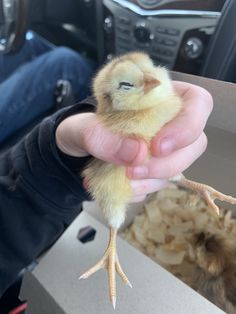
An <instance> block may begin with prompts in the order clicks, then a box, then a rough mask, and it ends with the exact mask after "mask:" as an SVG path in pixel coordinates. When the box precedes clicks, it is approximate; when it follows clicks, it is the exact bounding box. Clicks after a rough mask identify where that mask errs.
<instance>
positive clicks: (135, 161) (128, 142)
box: [57, 113, 147, 166]
mask: <svg viewBox="0 0 236 314" xmlns="http://www.w3.org/2000/svg"><path fill="white" fill-rule="evenodd" d="M61 124H64V126H63V125H62V127H61V129H64V133H65V129H66V130H67V132H66V133H67V145H65V141H64V143H63V144H61V145H58V146H59V148H62V147H64V148H65V147H67V148H68V147H70V151H68V149H66V150H67V151H65V150H64V152H66V153H67V154H68V153H69V154H71V155H73V156H78V157H79V156H85V155H86V154H90V155H92V156H94V157H96V158H98V159H101V160H104V161H107V162H111V163H114V164H117V165H124V166H135V165H139V164H141V163H143V162H144V160H145V158H146V156H147V145H146V143H145V141H144V140H142V139H139V138H134V137H124V136H122V135H121V134H118V133H114V132H112V131H110V130H109V129H108V128H107V127H105V126H104V125H102V124H101V123H100V122H99V121H98V120H97V118H96V115H95V114H94V113H83V114H78V115H75V116H71V117H69V118H67V119H66V120H64V121H62V123H61ZM65 124H67V126H66V127H65ZM59 127H60V126H59ZM58 133H59V132H58ZM61 133H62V132H61ZM68 134H70V136H69V138H68ZM62 137H63V136H61V138H62ZM57 142H58V137H57ZM68 143H69V145H68Z"/></svg>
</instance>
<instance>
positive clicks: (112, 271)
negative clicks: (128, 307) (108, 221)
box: [79, 228, 132, 309]
mask: <svg viewBox="0 0 236 314" xmlns="http://www.w3.org/2000/svg"><path fill="white" fill-rule="evenodd" d="M116 237H117V229H114V228H110V240H109V244H108V247H107V249H106V251H105V253H104V255H103V257H102V258H101V259H100V260H99V261H98V262H97V263H96V264H95V265H94V266H93V267H91V268H90V269H89V270H87V271H86V272H85V273H84V274H83V275H81V276H80V277H79V279H86V278H88V277H89V276H91V275H92V274H94V273H95V272H97V271H98V270H99V269H101V268H107V271H108V281H109V296H110V300H111V302H112V305H113V307H114V309H115V307H116V279H115V277H116V272H117V273H118V274H119V275H120V277H121V278H122V280H123V281H124V283H125V284H126V285H128V286H130V287H131V288H132V285H131V283H130V282H129V279H128V278H127V276H126V275H125V273H124V271H123V270H122V267H121V265H120V262H119V259H118V255H117V251H116Z"/></svg>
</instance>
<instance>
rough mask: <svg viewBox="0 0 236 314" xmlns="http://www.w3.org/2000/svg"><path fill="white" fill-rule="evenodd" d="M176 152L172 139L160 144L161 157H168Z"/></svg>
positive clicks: (164, 139) (162, 141)
mask: <svg viewBox="0 0 236 314" xmlns="http://www.w3.org/2000/svg"><path fill="white" fill-rule="evenodd" d="M173 151H174V142H173V140H171V139H170V138H163V139H162V140H161V142H160V152H161V155H163V156H166V155H169V154H170V153H172V152H173Z"/></svg>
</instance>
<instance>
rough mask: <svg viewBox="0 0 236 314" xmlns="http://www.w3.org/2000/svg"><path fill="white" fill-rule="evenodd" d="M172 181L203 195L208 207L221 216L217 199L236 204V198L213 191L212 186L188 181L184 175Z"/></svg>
mask: <svg viewBox="0 0 236 314" xmlns="http://www.w3.org/2000/svg"><path fill="white" fill-rule="evenodd" d="M170 181H171V182H174V183H176V184H177V185H179V186H182V187H184V188H187V189H190V190H192V191H195V192H197V193H199V194H200V195H202V197H203V198H204V199H205V201H206V203H207V204H208V206H209V207H211V208H212V209H213V210H214V211H215V212H216V213H217V214H218V215H219V207H218V206H217V205H216V204H215V202H214V201H215V199H218V200H220V201H224V202H228V203H231V204H236V198H234V197H232V196H230V195H225V194H223V193H221V192H219V191H217V190H215V189H213V188H212V187H211V186H209V185H207V184H203V183H198V182H195V181H192V180H188V179H186V178H185V177H184V175H182V174H181V175H178V176H175V177H173V178H171V179H170Z"/></svg>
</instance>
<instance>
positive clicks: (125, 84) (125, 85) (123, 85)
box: [118, 82, 134, 90]
mask: <svg viewBox="0 0 236 314" xmlns="http://www.w3.org/2000/svg"><path fill="white" fill-rule="evenodd" d="M132 87H134V85H133V84H131V83H129V82H120V83H119V86H118V89H124V90H130V89H131V88H132Z"/></svg>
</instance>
